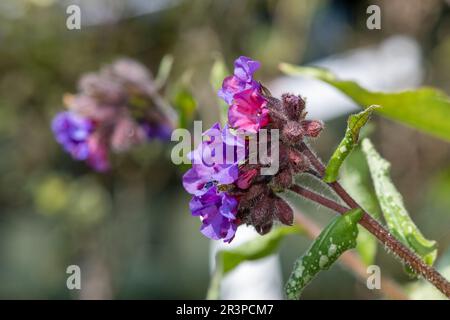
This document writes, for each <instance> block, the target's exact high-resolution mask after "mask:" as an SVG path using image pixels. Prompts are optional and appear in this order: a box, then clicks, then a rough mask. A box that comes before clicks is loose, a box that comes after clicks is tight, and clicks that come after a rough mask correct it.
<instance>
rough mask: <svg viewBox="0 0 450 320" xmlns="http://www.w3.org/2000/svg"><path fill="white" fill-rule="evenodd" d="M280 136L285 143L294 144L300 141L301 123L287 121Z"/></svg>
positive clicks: (301, 135) (301, 134) (301, 137)
mask: <svg viewBox="0 0 450 320" xmlns="http://www.w3.org/2000/svg"><path fill="white" fill-rule="evenodd" d="M281 137H282V139H283V141H284V142H285V143H286V144H289V145H295V144H298V143H300V142H301V141H302V139H303V130H302V125H301V124H300V123H298V122H296V121H288V122H287V123H286V125H285V126H284V128H283V131H282V133H281Z"/></svg>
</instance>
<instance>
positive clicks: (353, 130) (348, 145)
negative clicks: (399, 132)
mask: <svg viewBox="0 0 450 320" xmlns="http://www.w3.org/2000/svg"><path fill="white" fill-rule="evenodd" d="M378 107H379V106H370V107H367V108H366V109H365V110H364V111H361V112H360V113H358V114H352V115H350V116H349V117H348V120H347V130H346V131H345V136H344V138H343V139H342V141H341V143H339V146H338V147H337V149H336V150H335V151H334V153H333V155H332V156H331V158H330V161H329V162H328V165H327V167H326V169H325V175H324V177H323V180H324V181H325V182H328V183H330V182H334V181H336V180H337V177H338V174H339V169H340V167H341V165H342V163H343V162H344V160H345V158H346V157H347V156H348V155H349V154H350V152H351V151H352V150H353V148H354V147H355V145H356V144H357V143H358V138H359V131H360V130H361V128H362V127H363V126H364V125H365V124H366V123H367V121H369V119H370V116H371V115H372V112H373V111H374V110H375V108H378Z"/></svg>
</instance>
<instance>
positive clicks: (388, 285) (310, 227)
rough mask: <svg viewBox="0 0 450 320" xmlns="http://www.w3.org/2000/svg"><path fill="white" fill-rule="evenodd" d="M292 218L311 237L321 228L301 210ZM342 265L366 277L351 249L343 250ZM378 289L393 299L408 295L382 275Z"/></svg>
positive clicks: (404, 297) (363, 278) (363, 268)
mask: <svg viewBox="0 0 450 320" xmlns="http://www.w3.org/2000/svg"><path fill="white" fill-rule="evenodd" d="M294 220H295V222H296V223H297V224H299V225H300V226H301V227H302V228H303V229H304V230H305V232H306V234H307V235H308V236H309V237H310V238H311V239H315V238H317V237H318V236H319V234H320V230H321V228H320V227H319V226H318V225H317V224H316V222H314V221H313V220H312V219H310V218H309V217H307V216H306V215H304V214H302V213H301V212H299V211H297V210H295V211H294ZM338 262H340V263H341V264H342V265H343V266H345V267H346V268H348V269H349V270H351V271H352V273H354V274H355V275H356V276H357V277H358V278H359V279H360V280H361V281H365V280H366V279H367V267H366V265H365V264H364V263H363V262H362V261H361V259H360V257H359V256H358V255H357V254H355V253H354V252H352V251H347V252H344V254H343V255H342V256H341V258H340V259H339V260H338ZM380 291H381V292H382V294H383V295H384V296H385V297H388V298H390V299H395V300H408V296H407V295H406V294H405V293H404V292H403V290H402V288H400V286H399V285H398V284H396V283H395V282H394V281H393V280H391V279H389V278H387V277H382V278H381V288H380Z"/></svg>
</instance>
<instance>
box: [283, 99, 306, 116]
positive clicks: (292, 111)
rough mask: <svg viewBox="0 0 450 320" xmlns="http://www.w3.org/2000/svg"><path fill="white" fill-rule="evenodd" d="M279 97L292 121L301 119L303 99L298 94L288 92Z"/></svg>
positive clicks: (303, 105)
mask: <svg viewBox="0 0 450 320" xmlns="http://www.w3.org/2000/svg"><path fill="white" fill-rule="evenodd" d="M281 99H282V100H283V105H284V109H285V110H286V113H287V116H288V118H289V119H290V120H294V121H296V120H299V119H301V116H302V115H303V111H304V110H305V101H304V100H303V99H302V98H301V97H300V96H296V95H293V94H290V93H285V94H283V95H282V97H281Z"/></svg>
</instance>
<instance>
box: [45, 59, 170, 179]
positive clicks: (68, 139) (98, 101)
mask: <svg viewBox="0 0 450 320" xmlns="http://www.w3.org/2000/svg"><path fill="white" fill-rule="evenodd" d="M78 87H79V93H77V94H75V95H65V96H64V99H63V100H64V104H65V106H66V107H67V109H68V110H67V111H63V112H60V113H58V114H57V115H56V116H55V117H54V119H53V121H52V130H53V133H54V135H55V138H56V141H57V142H58V143H59V144H61V145H62V147H63V148H64V150H65V151H66V152H68V153H69V154H70V155H71V156H72V157H73V158H74V159H76V160H82V161H86V162H87V163H88V164H89V165H90V166H91V167H92V168H93V169H94V170H96V171H106V170H108V169H109V167H110V165H109V160H108V155H109V153H110V152H111V151H114V152H121V151H126V150H128V149H129V148H130V147H132V146H133V145H137V144H140V143H143V142H144V141H146V140H148V139H153V138H158V139H163V140H168V139H170V133H171V131H172V128H173V124H172V121H171V116H170V114H168V110H167V107H166V106H163V107H162V106H161V103H155V100H157V101H159V100H160V99H159V96H158V95H157V90H156V88H155V86H154V81H153V78H152V75H151V74H150V72H149V71H148V70H147V69H146V68H145V67H144V66H143V65H141V64H140V63H138V62H136V61H133V60H130V59H119V60H117V61H115V62H114V63H112V64H110V65H107V66H105V67H103V68H102V69H101V70H100V71H99V72H97V73H88V74H86V75H84V76H83V77H81V79H80V81H79V83H78Z"/></svg>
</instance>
